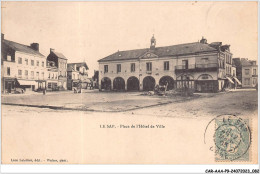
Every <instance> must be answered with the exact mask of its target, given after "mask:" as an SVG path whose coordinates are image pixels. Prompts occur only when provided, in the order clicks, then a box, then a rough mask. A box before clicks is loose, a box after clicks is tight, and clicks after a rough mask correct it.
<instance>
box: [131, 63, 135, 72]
mask: <svg viewBox="0 0 260 174" xmlns="http://www.w3.org/2000/svg"><path fill="white" fill-rule="evenodd" d="M131 72H135V63H131Z"/></svg>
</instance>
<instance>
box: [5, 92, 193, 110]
mask: <svg viewBox="0 0 260 174" xmlns="http://www.w3.org/2000/svg"><path fill="white" fill-rule="evenodd" d="M142 94H143V92H99V91H91V92H83V93H77V94H75V93H73V92H72V91H66V92H56V93H48V94H47V95H42V94H35V95H22V94H20V95H15V96H12V95H5V96H2V103H3V104H15V105H22V106H35V107H44V108H53V109H66V110H83V111H99V112H111V111H112V112H121V111H128V110H135V109H137V108H146V107H151V106H157V105H162V104H168V103H172V102H178V101H184V100H189V99H193V98H196V97H198V95H195V96H194V97H192V98H184V97H181V96H172V97H165V96H147V95H142ZM25 101H26V102H25Z"/></svg>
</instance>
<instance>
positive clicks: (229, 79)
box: [226, 77, 234, 84]
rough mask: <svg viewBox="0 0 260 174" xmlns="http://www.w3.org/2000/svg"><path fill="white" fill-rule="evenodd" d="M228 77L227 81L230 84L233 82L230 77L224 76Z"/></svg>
mask: <svg viewBox="0 0 260 174" xmlns="http://www.w3.org/2000/svg"><path fill="white" fill-rule="evenodd" d="M226 78H227V79H228V81H229V82H230V83H232V84H234V82H233V80H232V79H231V78H230V77H226Z"/></svg>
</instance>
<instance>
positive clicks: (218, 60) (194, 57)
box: [98, 36, 234, 92]
mask: <svg viewBox="0 0 260 174" xmlns="http://www.w3.org/2000/svg"><path fill="white" fill-rule="evenodd" d="M98 62H99V84H100V85H99V89H100V90H128V91H132V90H144V91H152V90H153V89H154V87H155V85H157V84H158V85H167V89H168V90H171V89H183V88H191V89H194V90H196V91H198V92H217V91H221V90H223V89H224V88H226V87H230V84H232V83H234V81H233V80H232V78H233V76H232V74H233V71H232V68H234V67H232V53H231V52H230V46H229V45H222V43H221V42H213V43H210V44H208V43H207V40H206V39H205V38H202V39H201V40H200V42H195V43H188V44H180V45H173V46H165V47H156V39H155V38H154V36H153V37H152V38H151V43H150V48H146V49H137V50H128V51H118V52H116V53H114V54H112V55H109V56H107V57H105V58H103V59H100V60H99V61H98Z"/></svg>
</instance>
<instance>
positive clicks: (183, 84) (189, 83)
mask: <svg viewBox="0 0 260 174" xmlns="http://www.w3.org/2000/svg"><path fill="white" fill-rule="evenodd" d="M176 82H177V83H176V89H187V88H192V89H194V78H193V76H192V75H190V74H181V75H179V76H178V77H177V78H176Z"/></svg>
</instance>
